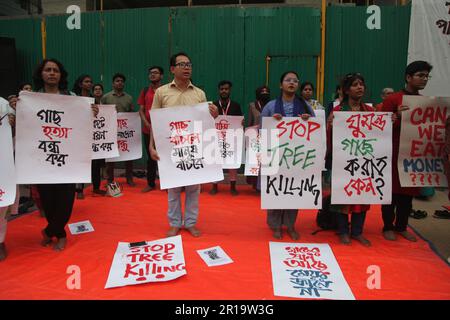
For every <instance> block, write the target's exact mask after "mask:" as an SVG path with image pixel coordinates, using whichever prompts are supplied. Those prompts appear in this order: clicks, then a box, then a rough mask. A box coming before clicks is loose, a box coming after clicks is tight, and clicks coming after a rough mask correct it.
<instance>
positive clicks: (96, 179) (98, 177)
mask: <svg viewBox="0 0 450 320" xmlns="http://www.w3.org/2000/svg"><path fill="white" fill-rule="evenodd" d="M104 164H105V159H96V160H92V164H91V176H92V186H93V189H94V190H98V189H100V182H101V181H102V173H101V172H102V167H103V165H104ZM83 190H84V183H77V184H76V192H77V193H83Z"/></svg>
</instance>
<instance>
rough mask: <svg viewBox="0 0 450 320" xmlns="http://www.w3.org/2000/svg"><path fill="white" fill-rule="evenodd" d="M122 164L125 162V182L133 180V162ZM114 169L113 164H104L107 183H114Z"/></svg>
mask: <svg viewBox="0 0 450 320" xmlns="http://www.w3.org/2000/svg"><path fill="white" fill-rule="evenodd" d="M124 162H125V175H126V177H127V180H133V160H130V161H124ZM114 167H115V162H107V163H106V174H107V175H108V183H111V182H113V181H114Z"/></svg>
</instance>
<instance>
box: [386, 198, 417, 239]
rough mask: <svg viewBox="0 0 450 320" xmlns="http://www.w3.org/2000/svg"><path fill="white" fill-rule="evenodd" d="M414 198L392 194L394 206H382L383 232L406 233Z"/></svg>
mask: <svg viewBox="0 0 450 320" xmlns="http://www.w3.org/2000/svg"><path fill="white" fill-rule="evenodd" d="M412 200H413V197H412V196H409V195H404V194H392V204H388V205H382V206H381V212H382V213H383V222H384V228H383V231H398V232H403V231H406V227H407V226H408V218H409V215H410V213H411V210H412Z"/></svg>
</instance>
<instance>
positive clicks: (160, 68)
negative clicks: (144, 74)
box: [148, 66, 164, 74]
mask: <svg viewBox="0 0 450 320" xmlns="http://www.w3.org/2000/svg"><path fill="white" fill-rule="evenodd" d="M153 69H158V71H159V73H161V74H164V69H163V68H162V67H160V66H151V67H150V68H148V72H150V71H151V70H153Z"/></svg>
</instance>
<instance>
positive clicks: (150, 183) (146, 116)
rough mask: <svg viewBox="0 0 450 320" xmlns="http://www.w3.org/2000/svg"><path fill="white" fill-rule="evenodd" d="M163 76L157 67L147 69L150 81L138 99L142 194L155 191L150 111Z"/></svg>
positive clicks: (160, 69) (162, 70) (162, 71)
mask: <svg viewBox="0 0 450 320" xmlns="http://www.w3.org/2000/svg"><path fill="white" fill-rule="evenodd" d="M163 75H164V69H163V68H161V67H159V66H153V67H150V68H148V79H149V80H150V85H149V86H148V87H145V88H144V89H142V91H141V94H140V95H139V98H138V104H139V107H140V108H139V115H140V116H141V119H142V123H143V126H142V136H143V137H144V144H145V150H146V151H147V157H148V159H147V186H146V187H145V188H144V189H142V192H143V193H145V192H149V191H152V190H153V189H155V186H156V184H155V179H156V166H157V164H156V161H155V160H153V159H152V158H151V156H150V150H149V145H150V128H151V124H150V109H151V108H152V104H153V97H154V96H155V91H156V89H158V88H159V87H160V86H161V80H162V78H163Z"/></svg>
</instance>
